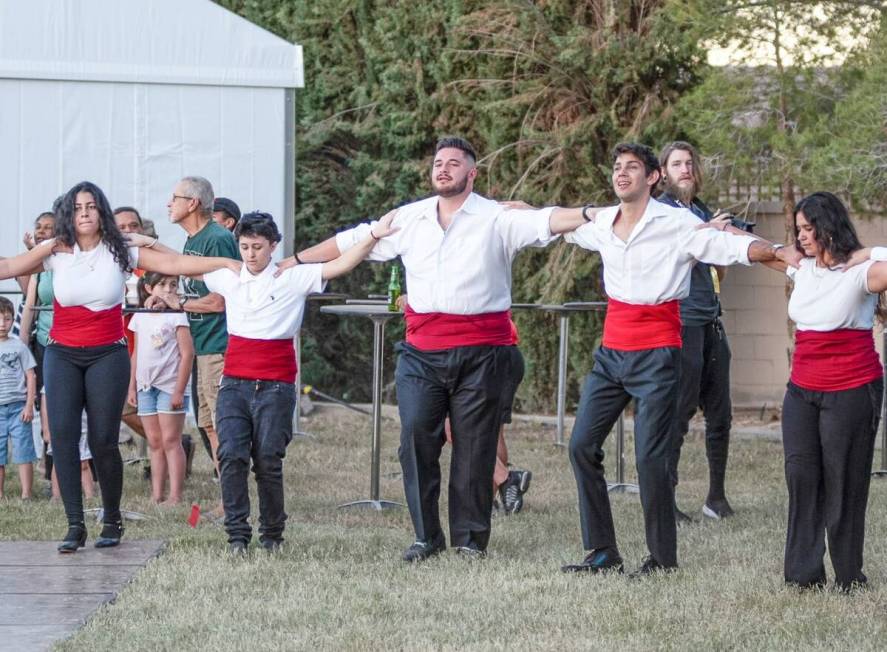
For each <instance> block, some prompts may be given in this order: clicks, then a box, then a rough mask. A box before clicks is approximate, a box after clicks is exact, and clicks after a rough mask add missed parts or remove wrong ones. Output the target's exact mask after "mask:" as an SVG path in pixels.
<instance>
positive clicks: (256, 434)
mask: <svg viewBox="0 0 887 652" xmlns="http://www.w3.org/2000/svg"><path fill="white" fill-rule="evenodd" d="M295 408H296V389H295V385H294V384H293V383H285V382H279V381H272V380H243V379H240V378H232V377H230V376H222V383H221V385H220V387H219V399H218V401H217V402H216V426H217V427H218V433H219V468H220V469H221V477H220V484H221V486H222V504H223V505H224V508H225V531H226V532H227V533H228V541H229V542H233V541H243V542H245V543H249V541H250V539H251V538H252V528H251V527H250V524H249V511H250V504H249V483H248V480H249V466H250V460H252V464H253V473H254V474H255V476H256V488H257V489H258V494H259V540H260V541H263V542H264V541H283V529H284V526H285V525H286V512H285V511H284V502H283V458H284V457H285V456H286V447H287V445H288V444H289V443H290V441H291V440H292V438H293V412H294V410H295Z"/></svg>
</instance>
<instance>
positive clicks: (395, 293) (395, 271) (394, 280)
mask: <svg viewBox="0 0 887 652" xmlns="http://www.w3.org/2000/svg"><path fill="white" fill-rule="evenodd" d="M401 294H403V290H402V289H401V286H400V265H395V266H394V267H392V268H391V280H390V281H388V311H389V312H398V311H399V310H400V308H398V306H397V300H398V299H400V295H401Z"/></svg>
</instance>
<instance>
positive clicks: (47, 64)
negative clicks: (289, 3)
mask: <svg viewBox="0 0 887 652" xmlns="http://www.w3.org/2000/svg"><path fill="white" fill-rule="evenodd" d="M302 86H303V77H302V48H301V46H299V45H294V44H291V43H289V42H287V41H285V40H283V39H281V38H279V37H277V36H274V35H273V34H271V33H269V32H267V31H265V30H263V29H261V28H259V27H257V26H256V25H253V24H252V23H250V22H249V21H247V20H244V19H243V18H241V17H239V16H237V15H235V14H233V13H231V12H229V11H227V10H226V9H224V8H223V7H220V6H219V5H216V4H215V3H213V2H211V1H210V0H0V180H2V183H0V215H2V219H0V255H3V256H10V255H14V254H15V253H17V252H20V251H22V250H23V246H22V245H21V242H20V240H21V235H22V233H23V232H24V231H26V230H30V229H31V228H32V225H33V221H34V218H35V217H36V216H37V215H38V214H39V213H40V212H42V211H44V210H49V208H50V206H51V205H52V202H53V200H54V199H55V198H56V197H57V196H58V195H59V194H61V193H62V192H64V191H65V190H67V189H68V188H70V187H71V186H72V185H73V184H75V183H77V182H78V181H81V180H90V181H93V182H95V183H97V184H98V185H99V187H101V188H102V189H103V190H104V191H105V193H106V194H107V195H108V199H109V201H110V202H111V205H112V206H120V205H130V206H135V207H136V208H138V209H139V211H140V212H141V213H142V215H143V216H144V217H147V218H150V219H153V220H154V221H155V224H156V226H157V228H158V233H159V234H160V236H161V239H162V240H163V241H164V242H165V243H167V244H169V245H170V246H172V247H174V248H176V249H180V248H181V245H182V244H183V243H184V239H185V233H184V231H182V229H180V228H179V227H177V226H174V225H171V224H169V222H168V220H167V214H166V203H167V201H168V199H169V196H170V194H171V192H172V188H173V186H174V185H175V183H176V181H178V179H179V178H181V177H182V176H185V175H200V176H204V177H206V178H207V179H209V180H210V181H211V182H212V184H213V187H214V189H215V191H216V195H218V196H224V197H230V198H231V199H233V200H234V201H236V202H237V203H238V204H239V205H240V207H241V209H242V210H243V211H244V212H246V211H247V210H254V209H261V210H264V211H267V212H270V213H272V214H273V215H274V216H275V218H277V219H278V222H279V223H281V224H282V226H283V229H284V242H285V243H286V247H287V248H288V249H287V250H289V248H291V247H292V236H293V220H294V181H293V179H294V165H295V157H294V149H293V148H294V128H295V90H294V89H295V88H299V87H302ZM9 283H10V281H6V282H4V284H3V285H4V287H11V286H10V285H9Z"/></svg>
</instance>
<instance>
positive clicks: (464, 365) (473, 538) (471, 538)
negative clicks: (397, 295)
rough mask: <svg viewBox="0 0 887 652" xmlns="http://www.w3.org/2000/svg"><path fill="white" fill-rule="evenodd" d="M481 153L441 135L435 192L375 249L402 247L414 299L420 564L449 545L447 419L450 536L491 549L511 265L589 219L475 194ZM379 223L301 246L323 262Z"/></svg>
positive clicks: (476, 548) (407, 420)
mask: <svg viewBox="0 0 887 652" xmlns="http://www.w3.org/2000/svg"><path fill="white" fill-rule="evenodd" d="M476 160H477V155H476V154H475V151H474V148H473V147H472V146H471V145H470V144H469V143H468V142H467V141H466V140H464V139H462V138H455V137H448V138H442V139H441V140H439V141H438V143H437V146H436V147H435V155H434V161H433V163H432V166H431V185H432V187H433V189H434V195H433V196H431V197H428V198H427V199H423V200H420V201H417V202H413V203H410V204H407V205H405V206H402V207H401V208H399V209H398V212H397V216H396V217H395V218H394V223H393V224H394V226H395V227H397V228H399V230H398V231H397V232H396V233H394V234H393V235H391V236H389V237H388V238H385V239H384V240H380V241H379V242H377V243H376V245H375V247H374V248H373V250H372V252H371V253H370V255H369V258H370V259H375V260H391V259H393V258H396V257H398V256H399V257H400V258H401V261H402V262H403V264H404V267H405V268H406V281H407V290H408V292H409V297H410V299H409V305H408V306H407V307H406V308H405V313H404V316H405V318H406V341H405V342H402V343H400V344H399V345H398V350H399V351H400V356H399V359H398V363H397V371H396V374H395V380H396V385H397V399H398V409H399V411H400V421H401V440H400V450H399V457H400V463H401V468H402V469H403V480H404V491H405V494H406V501H407V504H408V506H409V509H410V516H411V517H412V521H413V527H414V529H415V532H416V541H415V543H414V544H413V545H411V546H410V547H409V548H407V550H406V551H405V552H404V554H403V559H404V561H407V562H417V561H422V560H425V559H428V558H429V557H431V556H433V555H437V554H439V553H441V552H442V551H443V550H445V549H446V543H445V538H444V533H443V530H442V528H441V524H440V519H439V517H438V498H439V495H440V485H441V472H440V462H439V459H440V454H441V448H442V447H443V444H444V441H445V438H444V421H445V419H446V417H447V416H448V415H449V417H450V425H451V429H452V435H453V447H452V458H451V459H452V464H451V468H450V482H449V523H450V541H451V545H453V546H454V547H455V549H456V552H457V553H459V554H461V555H464V556H466V557H468V558H481V557H484V556H485V555H486V552H485V551H486V548H487V543H488V541H489V537H490V514H491V510H492V506H493V469H494V466H495V463H496V444H497V441H498V435H499V425H500V421H501V402H502V387H503V385H504V384H505V382H506V373H507V369H508V362H509V358H510V356H509V354H510V349H511V348H512V347H514V346H515V339H514V338H515V336H514V332H513V330H512V328H511V321H510V310H509V309H510V307H511V264H512V260H513V259H514V256H515V255H516V254H517V252H518V251H520V250H521V249H523V248H525V247H529V246H544V245H545V244H547V243H548V242H550V241H551V240H553V239H554V234H557V233H563V232H566V231H570V230H573V229H575V228H576V227H577V226H579V225H581V224H584V223H585V221H586V219H590V218H584V217H583V215H582V210H581V209H578V208H577V209H560V208H544V209H541V210H515V209H512V208H509V207H507V206H505V205H503V204H499V203H497V202H495V201H492V200H490V199H486V198H484V197H481V196H480V195H478V194H476V193H474V192H473V189H474V181H475V178H476V177H477V173H478V172H477V166H476ZM375 224H377V222H370V223H365V224H360V225H358V226H357V227H355V228H352V229H349V230H346V231H343V232H341V233H339V234H338V235H336V237H335V238H332V239H330V240H327V241H326V242H323V243H321V244H319V245H317V246H315V247H312V248H310V249H307V250H305V251H301V252H299V254H298V255H297V256H296V257H295V260H296V262H309V261H310V262H321V261H325V260H330V259H332V258H335V257H336V256H338V255H339V254H340V252H344V251H346V250H348V249H350V248H351V247H352V246H354V245H355V244H356V243H357V242H359V241H360V240H361V239H362V238H365V237H366V236H367V234H371V233H372V231H371V230H370V229H371V227H372V226H373V225H375Z"/></svg>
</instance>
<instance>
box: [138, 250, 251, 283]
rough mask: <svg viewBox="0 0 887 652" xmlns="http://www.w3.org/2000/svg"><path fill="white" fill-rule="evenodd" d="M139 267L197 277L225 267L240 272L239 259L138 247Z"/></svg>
mask: <svg viewBox="0 0 887 652" xmlns="http://www.w3.org/2000/svg"><path fill="white" fill-rule="evenodd" d="M139 267H140V268H141V269H144V270H146V271H148V272H160V273H161V274H168V275H169V276H191V277H199V276H202V275H203V274H209V273H210V272H214V271H216V270H217V269H222V268H223V267H227V268H228V269H230V270H231V271H233V272H234V273H235V274H239V273H240V261H238V260H234V259H232V258H222V257H215V256H182V255H181V254H174V253H170V254H167V253H162V252H160V251H154V250H152V249H146V248H145V247H142V248H141V249H139Z"/></svg>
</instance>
